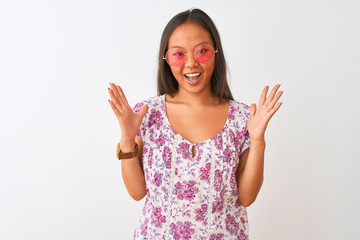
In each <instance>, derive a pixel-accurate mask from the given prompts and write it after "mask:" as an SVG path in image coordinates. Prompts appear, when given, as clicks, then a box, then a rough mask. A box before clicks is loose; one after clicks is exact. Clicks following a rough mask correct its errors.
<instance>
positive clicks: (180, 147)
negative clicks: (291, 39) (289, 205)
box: [109, 9, 282, 239]
mask: <svg viewBox="0 0 360 240" xmlns="http://www.w3.org/2000/svg"><path fill="white" fill-rule="evenodd" d="M110 86H111V89H110V88H109V93H110V97H111V101H110V100H109V103H110V105H111V108H112V109H113V111H114V113H115V114H116V117H117V118H118V121H119V124H120V128H121V141H120V144H118V148H117V154H118V153H119V155H117V156H118V158H119V159H123V161H121V171H122V177H123V180H124V183H125V186H126V188H127V190H128V192H129V194H130V196H131V197H132V198H134V199H135V200H141V199H142V198H143V197H144V196H146V201H145V206H144V209H143V216H142V217H141V219H140V222H139V226H138V227H137V228H136V229H135V232H134V239H188V238H192V239H248V234H249V227H248V219H247V213H246V207H248V206H250V204H252V203H253V202H254V201H255V199H256V196H257V194H258V192H259V190H260V188H261V185H262V181H263V168H264V150H265V139H264V135H265V129H266V126H267V124H268V122H269V120H270V118H271V117H272V116H273V114H274V113H275V112H276V111H277V110H278V109H279V107H280V105H281V102H279V103H277V102H278V100H279V98H280V96H281V94H282V91H279V92H278V93H277V91H278V89H279V87H280V85H279V84H278V85H276V86H275V87H274V88H273V89H272V91H271V92H270V94H269V96H267V92H268V88H269V87H268V86H266V87H265V88H264V90H263V92H262V95H261V97H260V101H259V104H258V106H256V104H252V105H251V106H250V107H249V106H248V105H246V104H244V103H240V102H237V101H235V100H234V99H233V97H232V94H231V91H230V89H229V86H228V83H227V79H226V64H225V58H224V55H223V51H222V46H221V42H220V36H219V34H218V31H217V29H216V27H215V25H214V23H213V22H212V20H211V19H210V17H209V16H208V15H206V13H204V12H203V11H201V10H199V9H193V10H188V11H185V12H182V13H179V14H178V15H176V16H175V17H174V18H172V19H171V20H170V22H169V23H168V24H167V26H166V27H165V29H164V32H163V35H162V38H161V44H160V52H159V69H158V96H155V97H152V98H149V99H147V100H144V101H142V102H139V103H137V104H136V105H135V107H134V108H133V109H131V107H130V106H129V104H128V102H127V100H126V97H125V95H124V93H123V91H122V89H121V87H120V86H118V85H115V84H113V83H111V84H110ZM276 93H277V94H276ZM137 152H138V153H137Z"/></svg>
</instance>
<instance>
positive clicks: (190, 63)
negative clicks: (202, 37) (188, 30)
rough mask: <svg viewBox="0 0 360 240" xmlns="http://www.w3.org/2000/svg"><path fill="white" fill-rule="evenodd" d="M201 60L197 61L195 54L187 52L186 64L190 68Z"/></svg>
mask: <svg viewBox="0 0 360 240" xmlns="http://www.w3.org/2000/svg"><path fill="white" fill-rule="evenodd" d="M198 65H199V62H198V61H196V59H195V56H194V54H186V57H185V63H184V66H185V67H188V68H192V67H196V66H198Z"/></svg>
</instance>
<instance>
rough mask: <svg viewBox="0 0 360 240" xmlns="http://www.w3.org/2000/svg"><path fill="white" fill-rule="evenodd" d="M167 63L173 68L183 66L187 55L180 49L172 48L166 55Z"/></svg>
mask: <svg viewBox="0 0 360 240" xmlns="http://www.w3.org/2000/svg"><path fill="white" fill-rule="evenodd" d="M166 61H167V62H168V63H169V65H171V66H175V67H178V66H181V65H183V63H184V62H185V54H184V52H183V51H182V50H181V49H178V48H171V49H169V51H168V52H167V53H166Z"/></svg>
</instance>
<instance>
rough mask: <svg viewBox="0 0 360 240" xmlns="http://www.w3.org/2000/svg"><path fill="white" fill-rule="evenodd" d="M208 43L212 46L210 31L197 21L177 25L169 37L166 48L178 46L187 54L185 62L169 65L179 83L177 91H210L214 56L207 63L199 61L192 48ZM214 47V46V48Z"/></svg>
mask: <svg viewBox="0 0 360 240" xmlns="http://www.w3.org/2000/svg"><path fill="white" fill-rule="evenodd" d="M204 43H206V44H209V45H211V46H212V47H213V48H214V43H213V41H212V39H211V36H210V33H209V32H208V31H206V30H205V29H204V28H203V27H202V26H201V25H199V24H197V23H191V22H190V23H183V24H181V25H179V26H178V27H177V28H176V29H175V30H174V31H173V33H172V34H171V36H170V38H169V44H168V49H170V48H174V47H176V48H180V49H181V50H182V51H183V52H184V53H185V54H190V55H187V56H186V58H185V63H184V64H183V65H181V66H179V67H174V66H171V65H170V69H171V71H172V73H173V75H174V77H175V79H176V81H177V82H178V84H179V92H182V91H186V92H189V93H199V92H204V91H208V92H210V93H211V76H212V74H213V72H214V68H215V56H214V57H213V58H212V59H211V60H210V61H209V62H207V63H199V62H198V61H196V60H195V58H194V55H193V53H194V50H195V48H196V47H197V46H199V45H200V44H204ZM214 49H215V48H214Z"/></svg>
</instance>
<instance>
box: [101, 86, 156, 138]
mask: <svg viewBox="0 0 360 240" xmlns="http://www.w3.org/2000/svg"><path fill="white" fill-rule="evenodd" d="M109 84H110V87H111V88H109V89H108V90H109V94H110V98H111V100H108V101H109V103H110V106H111V108H112V110H113V111H114V113H115V115H116V118H117V119H118V121H119V124H120V129H121V140H122V141H134V139H135V136H136V133H137V132H138V130H139V127H140V124H141V122H142V119H143V117H144V115H145V113H146V112H147V110H148V109H149V107H148V106H147V105H144V106H142V108H141V109H140V112H139V113H138V114H135V113H134V112H133V111H132V109H131V107H130V106H129V103H128V102H127V100H126V97H125V94H124V92H123V90H122V89H121V87H120V86H119V85H116V84H114V83H109Z"/></svg>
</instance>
